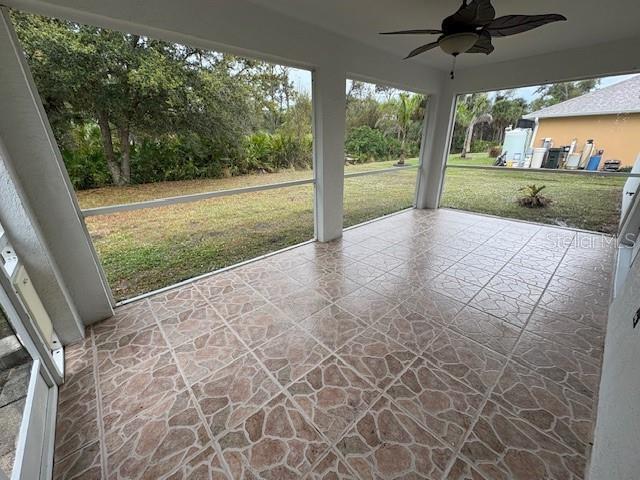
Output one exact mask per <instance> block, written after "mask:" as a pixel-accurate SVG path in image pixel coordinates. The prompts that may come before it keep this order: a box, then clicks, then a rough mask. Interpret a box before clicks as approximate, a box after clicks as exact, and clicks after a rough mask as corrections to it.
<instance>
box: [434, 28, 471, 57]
mask: <svg viewBox="0 0 640 480" xmlns="http://www.w3.org/2000/svg"><path fill="white" fill-rule="evenodd" d="M478 38H480V36H479V35H478V34H477V33H473V32H463V33H453V34H451V35H447V36H446V37H444V38H443V39H442V40H440V43H439V45H440V48H441V49H442V51H443V52H444V53H446V54H447V55H453V56H457V55H460V54H461V53H465V52H467V51H469V50H470V49H471V47H473V46H474V45H475V44H476V42H477V41H478Z"/></svg>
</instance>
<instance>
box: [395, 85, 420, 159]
mask: <svg viewBox="0 0 640 480" xmlns="http://www.w3.org/2000/svg"><path fill="white" fill-rule="evenodd" d="M391 104H392V106H393V107H394V110H395V112H394V113H395V115H394V117H395V122H394V124H395V127H396V131H397V138H398V140H399V141H400V158H399V159H398V165H404V162H405V158H406V154H407V136H408V134H409V130H410V128H411V125H412V124H413V123H414V122H420V121H421V120H422V119H423V118H424V107H425V98H424V96H422V95H411V94H409V93H406V92H401V93H400V94H399V95H398V98H397V100H395V101H393V102H392V103H391Z"/></svg>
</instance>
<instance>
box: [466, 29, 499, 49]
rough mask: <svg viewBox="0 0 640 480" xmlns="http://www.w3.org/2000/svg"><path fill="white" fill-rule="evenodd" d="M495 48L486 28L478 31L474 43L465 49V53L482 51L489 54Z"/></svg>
mask: <svg viewBox="0 0 640 480" xmlns="http://www.w3.org/2000/svg"><path fill="white" fill-rule="evenodd" d="M494 50H495V47H494V46H493V45H492V44H491V35H489V32H487V31H486V30H483V31H482V32H480V38H478V41H477V42H476V44H475V45H474V46H473V47H471V48H470V49H469V50H467V52H466V53H484V54H485V55H489V54H490V53H491V52H493V51H494Z"/></svg>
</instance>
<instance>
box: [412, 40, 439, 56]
mask: <svg viewBox="0 0 640 480" xmlns="http://www.w3.org/2000/svg"><path fill="white" fill-rule="evenodd" d="M439 43H440V41H437V42H431V43H427V44H426V45H422V46H420V47H418V48H416V49H414V50H411V52H409V55H407V56H406V57H404V59H405V60H406V59H407V58H411V57H415V56H416V55H420V54H421V53H424V52H426V51H428V50H431V49H432V48H436V47H437V46H438V44H439Z"/></svg>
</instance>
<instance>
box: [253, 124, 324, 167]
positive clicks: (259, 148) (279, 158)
mask: <svg viewBox="0 0 640 480" xmlns="http://www.w3.org/2000/svg"><path fill="white" fill-rule="evenodd" d="M312 149H313V140H312V136H311V135H304V136H302V137H298V136H294V135H290V134H286V133H274V134H269V133H265V132H259V133H254V134H252V135H249V136H247V137H246V138H245V143H244V159H245V162H244V163H245V164H246V166H247V169H248V170H249V171H256V170H263V171H267V172H276V171H278V170H281V169H284V168H298V169H307V168H311V165H312V163H313V159H312Z"/></svg>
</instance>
